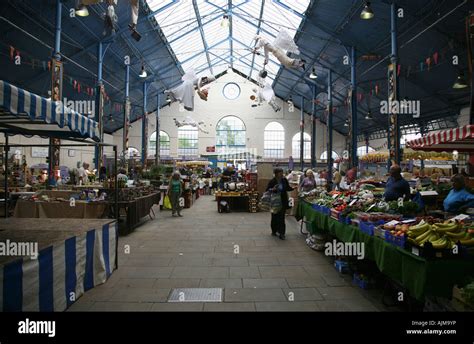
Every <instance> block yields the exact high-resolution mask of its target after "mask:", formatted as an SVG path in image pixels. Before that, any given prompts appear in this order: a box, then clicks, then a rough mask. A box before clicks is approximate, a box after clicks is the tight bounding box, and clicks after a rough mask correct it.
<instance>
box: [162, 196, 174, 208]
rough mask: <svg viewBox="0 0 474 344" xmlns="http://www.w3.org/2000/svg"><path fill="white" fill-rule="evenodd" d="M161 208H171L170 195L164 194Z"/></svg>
mask: <svg viewBox="0 0 474 344" xmlns="http://www.w3.org/2000/svg"><path fill="white" fill-rule="evenodd" d="M163 208H165V209H171V208H172V206H171V201H170V197H169V196H168V195H166V196H165V199H164V200H163Z"/></svg>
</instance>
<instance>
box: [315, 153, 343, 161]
mask: <svg viewBox="0 0 474 344" xmlns="http://www.w3.org/2000/svg"><path fill="white" fill-rule="evenodd" d="M319 158H320V159H321V160H327V158H328V151H324V152H323V154H321V156H320V157H319ZM332 158H333V160H336V159H337V158H339V154H337V153H336V152H335V151H332Z"/></svg>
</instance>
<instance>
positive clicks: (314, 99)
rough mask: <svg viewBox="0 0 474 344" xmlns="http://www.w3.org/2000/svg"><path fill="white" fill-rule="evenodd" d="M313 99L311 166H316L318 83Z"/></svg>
mask: <svg viewBox="0 0 474 344" xmlns="http://www.w3.org/2000/svg"><path fill="white" fill-rule="evenodd" d="M312 91H313V95H312V99H311V168H313V169H314V168H316V84H313V87H312Z"/></svg>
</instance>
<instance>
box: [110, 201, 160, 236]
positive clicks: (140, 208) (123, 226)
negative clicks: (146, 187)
mask: <svg viewBox="0 0 474 344" xmlns="http://www.w3.org/2000/svg"><path fill="white" fill-rule="evenodd" d="M160 198H161V193H160V192H155V193H152V194H149V195H146V196H142V197H137V198H135V199H134V200H133V201H121V202H118V207H119V214H120V217H121V219H120V222H119V230H120V234H121V235H125V234H128V233H130V232H132V231H133V229H134V228H135V227H137V225H139V224H140V222H141V220H142V218H144V217H145V216H148V215H150V211H151V208H152V207H153V205H155V204H160ZM123 217H125V219H123Z"/></svg>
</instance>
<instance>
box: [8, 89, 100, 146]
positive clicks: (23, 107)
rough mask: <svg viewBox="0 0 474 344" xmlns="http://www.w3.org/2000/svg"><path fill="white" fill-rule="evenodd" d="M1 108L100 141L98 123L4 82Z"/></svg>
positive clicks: (59, 104) (15, 114)
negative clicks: (66, 128)
mask: <svg viewBox="0 0 474 344" xmlns="http://www.w3.org/2000/svg"><path fill="white" fill-rule="evenodd" d="M0 107H3V108H5V109H6V110H7V111H8V112H10V113H11V114H12V115H14V116H20V115H22V114H25V113H26V114H27V115H28V117H29V118H30V119H31V120H35V121H37V120H40V121H44V122H45V123H47V124H57V125H58V126H59V127H60V128H64V127H68V128H69V129H71V131H73V132H76V133H79V134H80V135H81V136H82V137H85V138H91V139H93V140H95V141H99V140H100V139H99V127H98V124H97V122H96V121H94V120H92V119H90V118H87V116H84V115H82V114H80V113H78V112H76V111H73V110H71V109H69V108H68V107H66V106H64V107H63V106H61V103H60V102H54V101H51V100H48V99H46V98H44V97H40V96H38V95H36V94H34V93H31V92H28V91H25V90H24V89H21V88H19V87H16V86H13V85H11V84H9V83H8V82H6V81H3V80H0ZM58 107H59V109H58V110H57V108H58Z"/></svg>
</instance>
